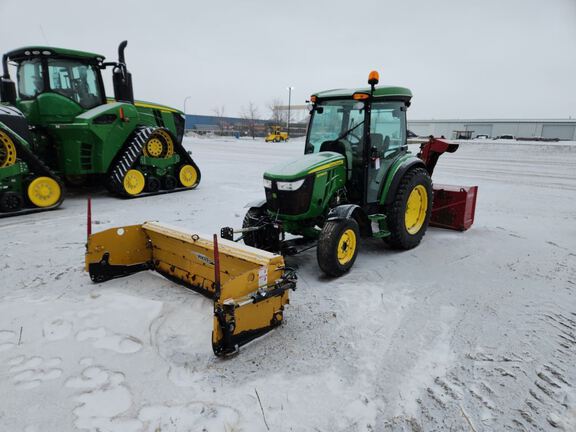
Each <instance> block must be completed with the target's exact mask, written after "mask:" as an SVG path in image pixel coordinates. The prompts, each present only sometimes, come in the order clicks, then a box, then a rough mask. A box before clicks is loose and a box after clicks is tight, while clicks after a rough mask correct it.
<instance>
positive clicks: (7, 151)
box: [0, 131, 16, 168]
mask: <svg viewBox="0 0 576 432" xmlns="http://www.w3.org/2000/svg"><path fill="white" fill-rule="evenodd" d="M15 163H16V146H15V145H14V141H12V138H10V137H9V136H8V134H7V133H6V132H4V131H0V168H4V167H9V166H11V165H14V164H15Z"/></svg>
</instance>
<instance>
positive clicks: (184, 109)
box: [183, 96, 192, 129]
mask: <svg viewBox="0 0 576 432" xmlns="http://www.w3.org/2000/svg"><path fill="white" fill-rule="evenodd" d="M188 99H192V96H186V97H185V98H184V106H183V111H184V129H186V120H187V117H186V102H187V101H188Z"/></svg>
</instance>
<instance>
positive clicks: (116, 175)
mask: <svg viewBox="0 0 576 432" xmlns="http://www.w3.org/2000/svg"><path fill="white" fill-rule="evenodd" d="M157 129H158V128H154V127H148V126H139V127H137V128H136V130H135V131H134V133H133V134H132V138H131V139H130V140H128V142H127V143H126V144H125V145H124V148H123V149H122V150H121V151H120V153H119V154H118V155H117V156H116V160H115V162H114V163H113V165H112V168H111V169H110V170H109V171H108V172H109V174H108V188H109V190H110V191H111V192H112V193H114V194H117V195H120V196H122V197H125V198H140V197H145V196H150V195H160V194H165V193H171V192H178V191H181V190H190V188H185V187H180V188H175V189H171V190H159V191H158V192H144V193H141V194H139V195H136V196H131V195H129V194H127V193H126V192H125V191H124V185H123V181H124V176H125V175H126V173H127V172H128V170H130V169H132V168H134V167H136V165H137V164H138V161H139V159H140V156H141V155H142V153H143V149H144V144H146V142H147V141H148V139H149V138H150V136H151V135H152V133H154V131H156V130H157ZM166 131H167V132H169V131H168V130H167V129H166ZM174 151H175V152H176V153H177V154H178V156H180V160H181V162H184V163H188V164H190V165H192V166H193V167H194V168H196V171H197V172H198V183H199V182H200V170H199V169H198V167H197V166H196V164H195V163H194V161H193V160H192V157H191V156H190V155H189V154H188V152H187V151H186V150H185V149H184V147H183V146H182V144H178V143H176V142H175V143H174Z"/></svg>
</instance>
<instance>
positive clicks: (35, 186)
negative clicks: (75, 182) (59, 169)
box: [28, 177, 62, 207]
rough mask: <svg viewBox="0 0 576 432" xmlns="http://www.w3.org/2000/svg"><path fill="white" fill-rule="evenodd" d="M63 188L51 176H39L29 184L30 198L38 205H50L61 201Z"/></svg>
mask: <svg viewBox="0 0 576 432" xmlns="http://www.w3.org/2000/svg"><path fill="white" fill-rule="evenodd" d="M61 196H62V189H61V188H60V185H59V184H58V182H57V181H56V180H54V179H52V178H50V177H38V178H35V179H34V180H32V182H31V183H30V185H29V186H28V199H29V200H30V202H31V203H32V204H34V205H35V206H36V207H50V206H53V205H54V204H56V203H57V202H58V201H60V197H61Z"/></svg>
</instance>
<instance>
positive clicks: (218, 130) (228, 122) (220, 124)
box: [186, 114, 307, 137]
mask: <svg viewBox="0 0 576 432" xmlns="http://www.w3.org/2000/svg"><path fill="white" fill-rule="evenodd" d="M250 123H251V121H250V120H247V119H243V118H241V117H217V116H209V115H196V114H186V130H188V131H194V132H196V133H199V134H208V133H213V134H219V135H231V136H233V135H240V136H243V135H249V133H248V131H249V124H250ZM254 123H255V130H256V136H260V137H263V136H266V135H267V134H268V132H269V130H270V128H271V127H272V126H276V124H275V123H274V122H273V121H271V120H254ZM280 126H282V127H284V128H285V127H286V125H285V124H284V125H280ZM306 126H307V125H306V124H302V123H290V135H292V136H293V137H298V136H303V135H305V134H306Z"/></svg>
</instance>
